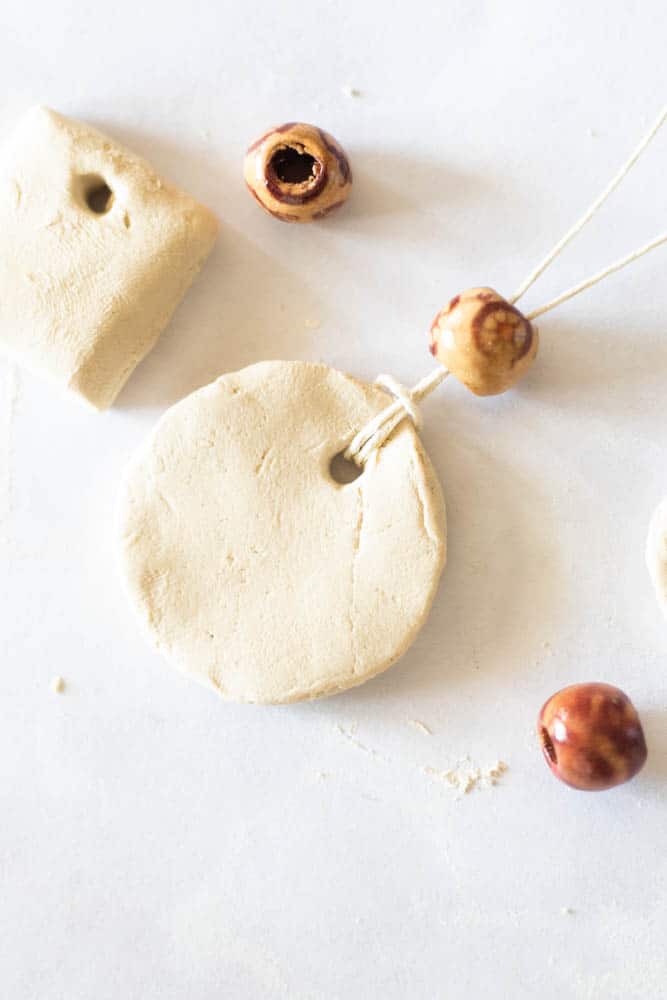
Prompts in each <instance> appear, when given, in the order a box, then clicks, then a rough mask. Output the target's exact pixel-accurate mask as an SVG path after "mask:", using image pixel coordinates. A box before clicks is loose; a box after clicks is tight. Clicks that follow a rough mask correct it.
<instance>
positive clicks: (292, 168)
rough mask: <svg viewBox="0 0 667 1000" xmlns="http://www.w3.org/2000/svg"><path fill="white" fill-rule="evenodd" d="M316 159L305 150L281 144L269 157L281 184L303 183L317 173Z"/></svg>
mask: <svg viewBox="0 0 667 1000" xmlns="http://www.w3.org/2000/svg"><path fill="white" fill-rule="evenodd" d="M316 164H317V160H316V159H315V157H314V156H311V155H310V153H306V151H305V150H303V151H302V150H300V149H296V148H295V147H294V146H282V147H281V148H280V149H278V150H277V151H276V152H275V153H274V154H273V156H272V157H271V168H272V170H273V172H274V174H275V175H276V177H277V178H278V180H279V181H282V182H283V184H305V183H306V181H310V180H312V179H313V178H314V177H315V176H316V173H317V170H316Z"/></svg>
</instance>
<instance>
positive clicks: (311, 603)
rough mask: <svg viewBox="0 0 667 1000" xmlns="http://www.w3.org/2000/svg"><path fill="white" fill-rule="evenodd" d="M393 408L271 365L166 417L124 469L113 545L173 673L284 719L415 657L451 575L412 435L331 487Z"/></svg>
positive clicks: (379, 396)
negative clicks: (334, 470)
mask: <svg viewBox="0 0 667 1000" xmlns="http://www.w3.org/2000/svg"><path fill="white" fill-rule="evenodd" d="M388 399H389V397H388V396H387V394H386V393H385V392H384V391H383V390H381V389H380V388H379V387H378V386H374V385H366V384H364V383H362V382H358V381H357V380H356V379H353V378H351V377H350V376H348V375H344V374H342V373H341V372H338V371H335V370H333V369H331V368H328V367H326V366H325V365H316V364H305V363H303V362H296V361H295V362H278V361H276V362H265V363H262V364H257V365H253V366H252V367H250V368H245V369H243V370H242V371H240V372H236V373H234V374H231V375H223V376H222V377H221V378H219V379H218V380H217V381H216V382H213V383H211V385H208V386H206V387H205V388H203V389H199V390H198V391H197V392H194V393H192V395H190V396H188V397H187V398H186V399H184V400H182V401H181V402H180V403H178V404H177V405H176V406H173V407H172V408H171V409H170V410H169V411H168V412H167V413H166V414H165V415H164V417H163V418H162V419H161V420H160V422H159V423H158V425H157V427H156V428H155V430H154V432H153V434H152V435H151V436H150V438H149V439H148V441H147V443H146V444H145V446H144V447H143V448H142V449H141V450H140V452H139V454H138V455H137V456H136V457H135V459H134V461H133V463H132V465H131V468H130V471H129V477H128V481H127V485H126V488H125V493H124V497H123V504H122V542H121V544H122V562H123V573H124V576H125V580H126V583H127V587H128V589H129V593H130V595H131V600H132V602H133V604H134V605H135V607H136V609H137V610H138V612H139V614H140V616H141V618H142V619H143V621H144V623H145V625H146V626H147V628H148V630H149V632H150V633H151V635H152V637H153V640H154V641H155V643H156V644H157V646H158V647H159V648H160V650H161V651H162V652H163V654H164V655H165V656H166V658H167V659H168V660H169V661H170V662H171V663H173V664H174V665H175V666H177V667H178V668H180V669H181V670H183V671H184V672H185V673H187V674H189V675H190V676H192V677H194V678H195V679H196V680H199V681H201V682H203V683H204V684H207V685H209V686H211V687H213V688H214V689H215V690H216V691H218V692H219V693H220V694H221V695H222V696H223V697H225V698H228V699H230V700H234V701H245V702H268V703H271V702H274V703H275V702H291V701H299V700H301V699H305V698H317V697H319V696H320V695H326V694H333V693H334V692H336V691H343V690H345V689H346V688H350V687H353V686H355V685H357V684H362V683H363V682H364V681H366V680H368V679H369V678H370V677H373V676H374V675H375V674H378V673H380V671H382V670H385V669H386V668H387V667H389V666H390V665H391V664H392V663H393V662H394V661H395V660H396V659H397V658H398V657H399V656H401V654H402V653H404V652H405V650H406V649H407V648H408V646H409V645H410V643H411V642H412V641H413V640H414V638H415V637H416V635H417V632H418V631H419V629H420V627H421V626H422V625H423V624H424V621H425V619H426V616H427V614H428V611H429V608H430V606H431V602H432V600H433V597H434V595H435V591H436V588H437V585H438V580H439V578H440V573H441V571H442V568H443V565H444V560H445V509H444V502H443V498H442V493H441V491H440V487H439V484H438V482H437V479H436V477H435V474H434V472H433V469H432V467H431V463H430V461H429V459H428V456H427V455H426V453H425V452H424V449H423V447H422V445H421V443H420V441H419V438H418V436H417V434H416V432H415V430H414V428H413V426H412V424H411V423H410V421H409V420H404V421H403V423H402V424H401V425H400V426H399V428H398V429H397V430H396V431H395V432H394V434H393V435H392V436H391V438H390V439H389V440H388V441H387V443H386V444H385V445H384V446H383V447H382V449H381V450H380V451H379V452H376V453H375V455H373V456H372V457H371V459H370V460H369V462H368V463H367V465H366V467H365V469H364V472H363V474H362V475H361V476H360V477H359V478H358V479H356V480H355V481H354V482H350V483H347V484H345V485H341V484H339V483H338V482H336V481H335V480H334V479H333V478H332V475H331V472H330V463H331V459H332V458H333V456H335V455H336V454H337V453H339V452H340V451H341V450H342V449H344V448H345V447H346V445H347V444H348V443H349V441H350V440H351V438H352V437H353V435H354V433H355V432H356V431H357V430H358V429H359V428H361V427H362V426H363V425H364V424H365V423H366V421H367V420H368V419H369V418H370V417H372V416H373V415H374V414H376V413H378V412H379V411H380V410H381V409H382V408H383V407H384V406H386V405H387V402H388Z"/></svg>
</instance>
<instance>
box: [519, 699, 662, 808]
mask: <svg viewBox="0 0 667 1000" xmlns="http://www.w3.org/2000/svg"><path fill="white" fill-rule="evenodd" d="M537 732H538V735H539V738H540V742H541V745H542V751H543V753H544V759H545V760H546V762H547V764H548V765H549V768H550V769H551V771H552V773H553V774H555V775H556V777H557V778H559V779H560V780H561V781H564V782H565V784H566V785H571V786H572V787H573V788H579V789H582V790H585V791H602V790H604V789H606V788H613V787H614V786H615V785H620V784H623V782H625V781H629V780H630V778H633V777H634V776H635V774H637V772H638V771H640V770H641V769H642V767H643V766H644V763H645V761H646V741H645V739H644V732H643V730H642V725H641V722H640V721H639V716H638V715H637V711H636V709H635V707H634V705H633V704H632V702H631V701H630V699H629V698H628V696H627V695H626V694H624V693H623V691H621V690H620V689H619V688H617V687H613V686H612V685H611V684H601V683H590V684H573V685H572V686H571V687H566V688H563V690H562V691H558V692H557V693H556V694H554V695H552V696H551V698H549V700H548V701H547V702H546V703H545V704H544V705H543V707H542V711H541V712H540V716H539V719H538V724H537Z"/></svg>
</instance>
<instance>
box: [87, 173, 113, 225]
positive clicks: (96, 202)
mask: <svg viewBox="0 0 667 1000" xmlns="http://www.w3.org/2000/svg"><path fill="white" fill-rule="evenodd" d="M78 183H79V185H80V191H81V195H82V197H83V200H84V202H85V204H86V207H87V208H89V209H90V211H91V212H93V213H94V214H95V215H106V214H107V212H109V211H110V210H111V207H112V205H113V203H114V193H113V191H112V190H111V188H110V187H109V185H108V184H107V182H106V181H105V180H104V178H103V177H100V175H99V174H87V175H86V176H85V177H80V178H79V181H78Z"/></svg>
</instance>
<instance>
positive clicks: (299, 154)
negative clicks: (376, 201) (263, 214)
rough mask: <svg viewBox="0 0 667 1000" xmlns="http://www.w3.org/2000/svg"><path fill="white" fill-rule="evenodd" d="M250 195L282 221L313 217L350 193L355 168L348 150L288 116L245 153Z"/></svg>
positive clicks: (312, 127) (245, 169)
mask: <svg viewBox="0 0 667 1000" xmlns="http://www.w3.org/2000/svg"><path fill="white" fill-rule="evenodd" d="M243 173H244V176H245V182H246V185H247V187H248V190H249V191H250V193H251V195H252V196H253V197H254V198H255V199H256V201H257V202H259V204H260V205H261V206H262V208H263V209H265V210H266V211H267V212H268V213H269V214H270V215H273V216H274V217H275V218H276V219H280V220H281V222H314V221H316V220H317V219H322V218H324V217H325V216H326V215H328V214H329V212H333V210H334V209H336V208H338V207H339V206H340V205H342V204H343V202H344V201H345V200H346V199H347V196H348V195H349V193H350V188H351V187H352V171H351V170H350V164H349V162H348V159H347V156H346V155H345V152H344V151H343V149H342V148H341V146H339V144H338V143H337V142H336V140H335V139H334V137H333V136H331V135H329V133H328V132H325V131H324V130H323V129H321V128H317V127H316V126H315V125H305V124H303V123H302V122H287V124H285V125H280V126H279V127H278V128H273V129H271V131H270V132H266V133H265V134H264V135H262V136H260V138H259V139H257V141H256V142H254V143H253V144H252V145H251V146H250V148H249V149H248V152H247V153H246V158H245V163H244V168H243Z"/></svg>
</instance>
